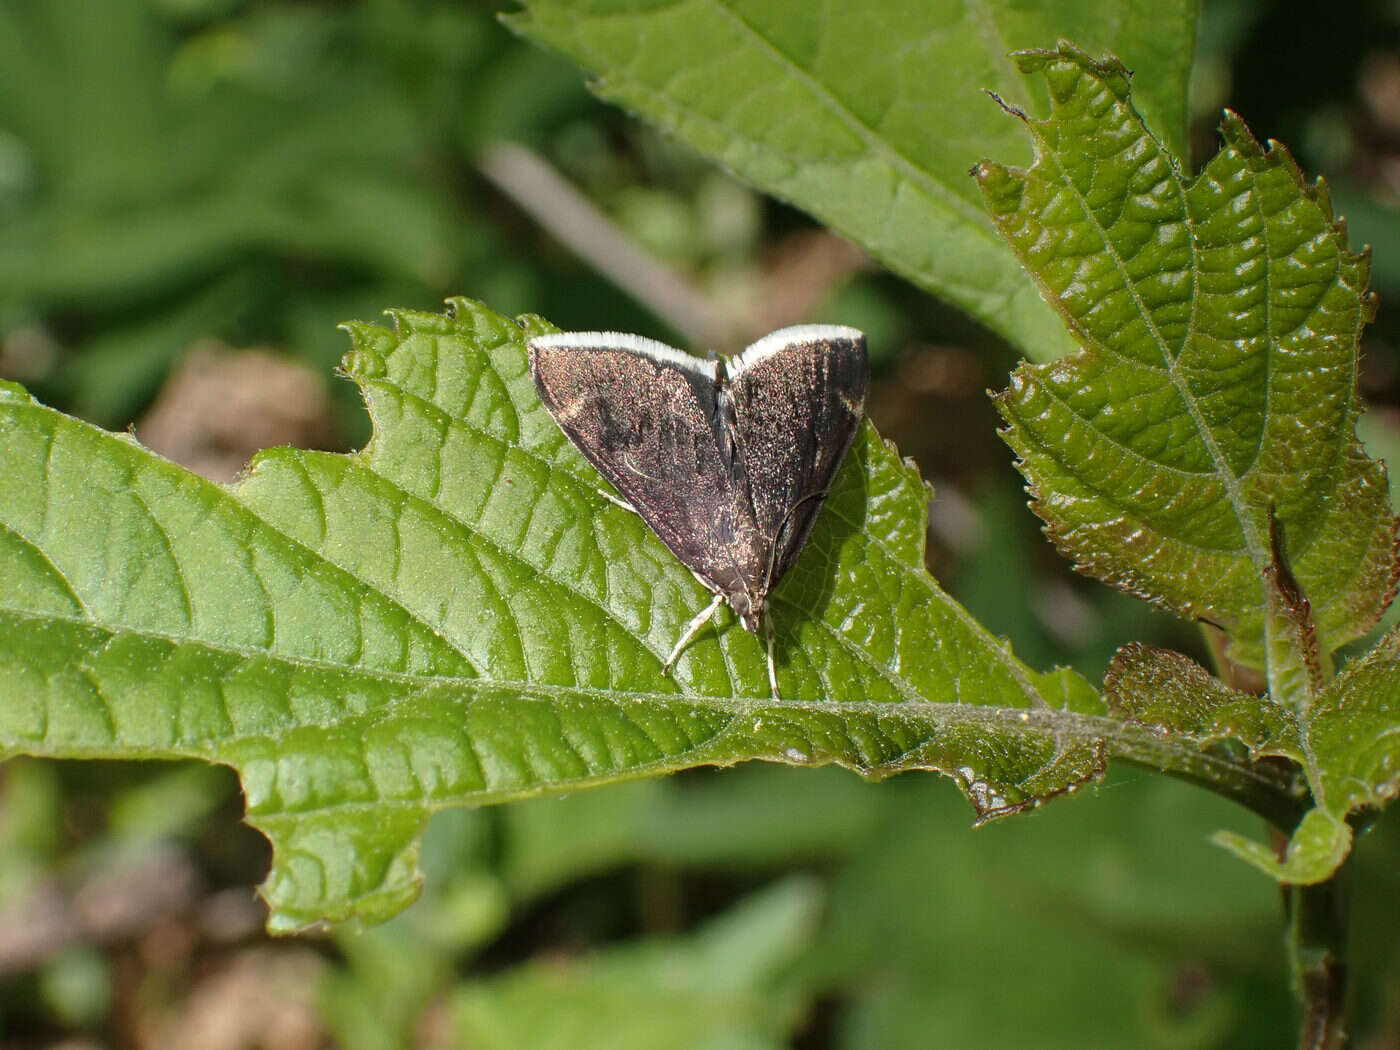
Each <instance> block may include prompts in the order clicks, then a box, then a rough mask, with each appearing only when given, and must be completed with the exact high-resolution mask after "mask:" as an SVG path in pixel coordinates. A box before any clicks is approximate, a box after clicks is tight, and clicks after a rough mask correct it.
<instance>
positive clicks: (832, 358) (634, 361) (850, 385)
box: [529, 325, 870, 697]
mask: <svg viewBox="0 0 1400 1050" xmlns="http://www.w3.org/2000/svg"><path fill="white" fill-rule="evenodd" d="M529 351H530V375H531V377H532V378H533V379H534V382H535V389H536V390H538V391H539V395H540V399H541V400H542V401H543V402H544V406H545V408H546V409H548V411H549V414H550V415H551V416H553V417H554V419H555V421H556V422H557V423H558V424H559V426H560V428H561V429H562V430H563V431H564V433H565V434H566V435H567V436H568V438H569V440H570V441H572V442H573V444H574V446H575V447H576V448H577V449H578V450H579V451H580V452H581V453H583V455H584V458H585V459H587V460H588V461H589V462H590V463H592V464H593V466H595V467H596V468H597V469H598V472H599V473H600V474H602V475H603V477H604V478H606V479H607V480H608V481H609V482H610V483H611V484H612V486H613V487H614V488H615V489H616V490H617V491H618V492H619V493H620V494H621V495H622V498H623V500H625V501H626V503H625V505H627V506H629V507H630V508H631V509H633V510H635V511H636V512H637V513H638V514H639V515H641V517H642V520H643V521H645V522H646V523H647V525H648V526H650V528H651V530H652V531H653V532H655V533H656V535H657V536H658V537H659V538H660V539H661V542H662V543H664V544H665V545H666V546H667V547H668V548H669V549H670V551H671V553H672V554H674V555H675V556H676V557H677V558H679V559H680V561H681V563H682V564H684V565H685V566H686V567H687V568H689V569H690V571H691V572H692V573H694V574H695V576H696V578H697V579H698V580H699V581H700V582H701V583H702V584H703V585H704V586H705V587H706V588H708V589H709V590H710V591H711V592H712V593H713V594H714V600H713V601H712V602H710V604H709V605H708V606H707V607H706V608H704V609H702V610H701V611H700V612H699V613H698V614H697V615H696V616H695V618H694V619H693V620H691V621H690V623H689V624H688V625H687V626H686V628H685V630H684V632H683V633H682V635H681V637H680V639H679V640H678V641H677V642H676V645H675V648H674V649H672V651H671V655H670V656H669V657H668V658H667V660H666V663H665V664H664V665H663V667H662V672H663V673H667V672H669V671H670V669H671V668H672V667H673V666H674V665H675V662H676V660H677V659H678V658H679V657H680V654H681V652H682V651H683V650H684V649H685V647H686V645H687V644H688V643H689V642H690V640H691V639H692V638H694V637H695V634H696V633H697V632H698V631H699V630H700V628H701V627H703V626H704V625H705V624H706V623H707V622H708V621H709V620H710V618H711V617H713V616H714V614H715V612H716V611H717V610H718V609H719V606H720V603H721V602H728V603H729V606H730V608H731V609H733V610H734V612H735V614H736V615H737V616H738V617H739V621H740V623H742V624H743V626H744V627H745V628H746V629H747V630H749V631H752V632H753V633H755V634H757V633H758V632H759V629H760V625H762V626H763V627H764V628H766V638H767V647H768V683H769V685H770V687H771V688H772V691H773V696H774V697H777V696H778V676H777V669H776V666H775V663H774V659H773V646H774V633H773V624H772V619H771V617H767V616H766V613H767V612H768V596H769V594H770V593H771V592H772V590H773V588H774V587H776V586H777V584H778V581H779V580H781V579H782V578H783V575H784V574H785V573H786V572H787V571H788V569H790V568H791V567H792V565H793V563H794V562H795V561H796V560H797V556H798V555H799V554H800V553H801V551H802V548H803V545H804V544H806V542H807V538H808V536H810V535H811V532H812V526H813V525H814V524H815V522H816V520H817V512H818V511H819V510H821V506H822V503H823V501H824V500H825V499H826V494H827V491H828V490H829V489H830V487H831V483H832V479H833V478H834V477H835V476H836V471H837V468H838V467H840V465H841V461H842V460H843V459H844V458H845V456H846V453H847V451H849V449H850V447H851V443H852V442H853V441H854V440H855V436H856V432H857V430H858V429H859V426H860V421H861V417H862V415H863V413H864V410H865V395H866V390H867V389H868V387H869V385H870V364H869V361H868V359H867V357H866V351H865V336H864V334H863V333H861V332H860V331H858V330H857V329H854V328H846V327H842V326H836V325H798V326H796V327H793V328H783V329H781V330H779V331H776V332H773V333H772V334H770V335H767V336H764V337H763V338H762V339H760V340H758V341H757V342H756V343H754V344H753V345H751V346H749V347H748V348H747V349H746V350H744V351H743V352H742V353H740V354H738V355H735V356H733V357H727V358H715V357H711V358H708V359H704V358H699V357H694V356H692V355H690V354H687V353H684V352H683V351H681V350H677V349H675V348H674V347H670V346H667V345H666V344H664V343H660V342H657V341H655V340H653V339H646V338H644V337H642V336H638V335H626V334H622V333H618V332H560V333H558V334H555V335H546V336H539V337H536V338H534V339H531V340H530V341H529Z"/></svg>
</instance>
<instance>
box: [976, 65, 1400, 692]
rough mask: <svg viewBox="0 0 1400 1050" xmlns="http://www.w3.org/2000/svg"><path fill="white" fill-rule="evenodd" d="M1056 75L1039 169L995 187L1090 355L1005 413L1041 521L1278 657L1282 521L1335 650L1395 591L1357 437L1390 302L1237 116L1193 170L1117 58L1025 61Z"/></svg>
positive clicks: (1023, 394)
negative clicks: (1272, 521)
mask: <svg viewBox="0 0 1400 1050" xmlns="http://www.w3.org/2000/svg"><path fill="white" fill-rule="evenodd" d="M1018 61H1019V62H1020V65H1021V68H1022V70H1023V71H1025V72H1026V73H1027V74H1040V75H1041V76H1043V77H1044V79H1045V80H1046V82H1048V84H1049V85H1050V90H1051V96H1052V99H1053V114H1052V116H1051V118H1050V119H1048V120H1044V121H1039V120H1032V119H1026V120H1025V121H1024V126H1025V127H1026V128H1027V129H1028V130H1029V132H1030V134H1031V137H1032V139H1033V141H1034V145H1035V151H1036V159H1035V162H1034V164H1033V165H1032V166H1031V167H1030V168H1029V169H1028V170H1025V171H1021V170H1016V169H1011V168H1007V167H1003V166H1002V165H999V164H994V163H984V164H982V165H980V166H979V168H978V169H977V172H976V175H977V178H978V181H979V183H980V184H981V187H982V191H983V194H984V197H985V199H986V201H987V204H988V207H989V208H990V210H991V212H992V216H993V219H994V221H995V222H996V224H997V227H998V228H999V229H1000V230H1001V231H1002V233H1003V235H1004V236H1005V237H1006V238H1007V240H1008V241H1009V242H1010V244H1011V245H1012V247H1013V248H1014V249H1015V251H1016V253H1017V254H1018V256H1020V258H1021V260H1022V261H1023V263H1024V264H1025V265H1026V267H1027V268H1028V269H1029V270H1030V272H1031V273H1032V274H1033V275H1034V277H1035V279H1036V280H1037V282H1038V283H1039V284H1040V285H1041V287H1042V289H1043V291H1044V294H1045V295H1046V297H1047V298H1048V299H1049V300H1050V301H1051V302H1052V303H1053V304H1054V305H1055V306H1056V307H1057V308H1058V309H1059V311H1060V312H1061V314H1062V315H1063V316H1064V318H1065V320H1066V322H1067V323H1068V325H1069V327H1070V328H1071V330H1072V331H1073V332H1074V335H1075V338H1076V339H1077V340H1078V341H1079V342H1080V343H1081V344H1082V347H1083V349H1082V350H1081V351H1080V352H1079V353H1077V354H1076V355H1074V356H1073V357H1071V358H1067V359H1065V360H1063V361H1060V362H1057V363H1054V364H1049V365H1043V366H1032V365H1027V366H1023V367H1022V368H1020V369H1019V370H1018V371H1017V372H1016V373H1015V375H1014V377H1013V382H1012V385H1011V388H1010V390H1008V391H1007V392H1006V393H1005V394H1003V395H1002V396H1001V397H1000V398H999V400H998V404H999V406H1000V409H1001V411H1002V414H1003V417H1004V418H1005V420H1006V422H1007V424H1008V426H1007V429H1006V431H1005V434H1006V438H1007V440H1008V441H1009V442H1010V444H1011V445H1012V447H1013V448H1014V449H1015V450H1016V452H1017V454H1018V456H1019V457H1020V463H1021V469H1022V471H1023V472H1024V473H1025V475H1026V477H1027V478H1028V480H1029V482H1030V485H1031V489H1032V491H1033V493H1034V496H1035V500H1036V509H1037V512H1038V513H1039V514H1040V515H1041V517H1043V518H1044V519H1045V521H1046V522H1047V525H1048V531H1049V533H1050V534H1051V536H1052V537H1053V538H1054V540H1055V542H1056V543H1057V545H1058V546H1059V547H1060V549H1061V550H1063V551H1064V552H1065V553H1066V554H1067V555H1068V556H1070V557H1071V558H1073V559H1074V561H1075V563H1076V564H1077V565H1078V566H1079V568H1080V569H1081V570H1083V571H1084V572H1087V573H1089V574H1091V575H1094V576H1097V577H1099V578H1100V579H1103V580H1106V581H1108V582H1110V583H1112V584H1114V585H1116V586H1118V587H1121V588H1123V589H1124V590H1127V591H1129V592H1131V593H1134V594H1138V595H1141V596H1143V597H1145V598H1148V599H1150V600H1151V601H1154V602H1156V603H1157V604H1159V605H1162V606H1164V607H1166V608H1168V609H1171V610H1173V611H1175V612H1177V613H1179V614H1181V615H1183V616H1187V617H1191V618H1195V619H1201V620H1207V621H1210V622H1212V623H1215V624H1217V625H1219V626H1221V627H1223V628H1225V629H1226V630H1227V631H1228V632H1229V633H1230V635H1231V636H1232V638H1233V645H1232V650H1231V655H1232V656H1233V657H1234V658H1235V659H1236V660H1238V661H1241V662H1244V663H1249V664H1254V665H1262V663H1263V652H1264V636H1265V610H1266V608H1267V606H1268V600H1267V597H1268V596H1267V587H1266V585H1265V582H1264V580H1263V573H1264V571H1265V570H1266V569H1267V568H1268V567H1269V565H1270V564H1271V560H1272V559H1271V550H1270V543H1269V515H1270V513H1271V508H1272V512H1273V513H1274V514H1275V515H1276V516H1277V521H1278V523H1279V524H1280V525H1281V526H1282V528H1283V530H1284V535H1285V536H1286V554H1287V558H1288V561H1289V563H1290V564H1291V567H1292V571H1293V575H1294V576H1295V577H1296V580H1297V582H1298V584H1299V586H1300V587H1301V590H1302V593H1303V594H1304V595H1305V596H1306V599H1307V601H1308V602H1309V603H1310V604H1311V609H1312V615H1313V618H1314V621H1315V623H1316V627H1317V631H1318V636H1319V642H1320V644H1321V645H1322V647H1323V650H1324V652H1326V651H1331V650H1332V649H1335V648H1336V647H1337V646H1338V645H1341V644H1342V643H1344V642H1346V641H1348V640H1350V639H1353V638H1356V637H1358V636H1359V635H1360V634H1362V633H1363V632H1365V631H1366V630H1367V629H1368V628H1369V627H1370V626H1371V625H1372V624H1374V623H1375V622H1376V620H1377V618H1378V617H1379V616H1380V614H1381V612H1382V611H1383V610H1384V609H1385V607H1386V606H1387V604H1388V603H1389V602H1390V600H1391V598H1392V597H1393V595H1394V591H1395V573H1396V561H1395V555H1394V543H1395V524H1394V520H1393V517H1392V513H1391V509H1390V505H1389V500H1388V496H1387V491H1386V480H1385V471H1384V468H1383V467H1382V466H1381V465H1380V464H1378V463H1375V462H1373V461H1371V460H1369V459H1368V458H1367V457H1366V455H1365V454H1364V452H1363V451H1362V449H1361V446H1360V444H1359V443H1358V442H1357V439H1356V435H1355V424H1356V417H1357V413H1358V411H1359V405H1358V400H1357V394H1356V373H1357V340H1358V337H1359V335H1360V332H1361V328H1362V326H1363V324H1364V323H1365V322H1366V321H1367V320H1368V319H1369V317H1370V316H1371V313H1372V310H1373V302H1372V299H1371V297H1370V296H1369V295H1368V293H1367V291H1366V280H1367V260H1366V258H1365V257H1364V256H1358V255H1355V254H1352V253H1351V252H1350V251H1349V249H1348V246H1347V241H1346V234H1345V230H1344V228H1343V227H1342V225H1341V224H1340V223H1339V222H1338V221H1336V220H1335V219H1334V218H1333V215H1332V211H1331V207H1330V205H1329V203H1328V199H1327V194H1326V191H1325V188H1324V187H1322V186H1321V185H1317V186H1309V185H1307V184H1305V183H1304V182H1303V180H1302V178H1301V176H1300V174H1299V172H1298V169H1297V167H1296V165H1295V164H1294V163H1293V160H1292V159H1291V158H1290V157H1289V155H1288V153H1287V151H1286V150H1285V149H1284V148H1283V147H1282V146H1279V145H1277V144H1272V145H1271V146H1270V147H1269V148H1268V149H1267V150H1266V149H1264V148H1262V147H1261V146H1260V145H1259V144H1258V143H1257V142H1256V141H1255V140H1254V138H1253V137H1252V136H1251V135H1250V133H1249V131H1248V130H1247V129H1246V128H1245V126H1244V124H1243V123H1242V122H1241V121H1240V120H1239V119H1238V118H1237V117H1235V116H1233V115H1227V117H1226V120H1225V122H1224V124H1223V126H1222V129H1221V130H1222V135H1223V137H1224V140H1225V144H1224V148H1223V149H1222V150H1221V151H1220V152H1219V153H1218V154H1217V155H1216V156H1215V157H1214V158H1213V159H1212V160H1211V161H1210V163H1209V164H1207V165H1206V167H1205V170H1204V171H1202V172H1201V174H1200V175H1198V176H1197V177H1196V178H1194V179H1186V178H1185V177H1184V176H1183V175H1182V173H1181V170H1180V165H1179V163H1178V162H1177V161H1176V160H1175V159H1174V158H1172V157H1171V156H1170V155H1169V154H1168V153H1167V152H1166V151H1165V150H1164V149H1163V148H1162V146H1161V145H1160V144H1159V142H1158V141H1157V140H1156V139H1155V138H1154V137H1153V136H1152V135H1151V133H1150V132H1149V131H1148V129H1147V128H1145V127H1144V126H1143V123H1142V121H1141V119H1140V118H1139V116H1138V114H1137V113H1136V112H1135V110H1134V108H1133V106H1132V104H1131V102H1130V100H1129V93H1128V75H1127V73H1126V71H1125V70H1124V68H1123V67H1122V66H1121V65H1120V64H1118V63H1117V62H1116V61H1112V60H1110V61H1106V62H1095V61H1093V60H1091V59H1089V58H1088V57H1087V56H1085V55H1084V54H1083V53H1081V52H1079V51H1077V50H1076V49H1074V48H1072V47H1070V46H1068V45H1063V46H1061V48H1060V49H1059V50H1058V51H1055V52H1029V53H1022V54H1020V55H1019V56H1018Z"/></svg>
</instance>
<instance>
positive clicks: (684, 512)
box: [530, 333, 740, 587]
mask: <svg viewBox="0 0 1400 1050" xmlns="http://www.w3.org/2000/svg"><path fill="white" fill-rule="evenodd" d="M609 341H611V342H614V343H619V344H621V345H597V344H600V343H605V342H609ZM662 351H664V353H663V352H662ZM715 367H716V365H715V363H714V362H706V361H702V360H700V359H699V358H695V357H691V356H690V355H688V354H684V353H682V352H681V351H679V350H674V349H672V348H670V347H666V346H665V345H664V344H661V343H653V342H652V341H651V340H644V339H641V338H639V337H637V336H626V335H620V334H616V333H582V334H574V335H570V334H561V335H555V336H546V337H542V338H539V339H535V340H531V342H530V373H531V376H532V377H533V378H534V381H535V388H536V389H537V390H538V391H539V394H540V398H541V400H542V401H543V402H544V405H545V408H547V409H548V410H549V413H550V415H552V416H553V417H554V419H555V421H556V422H558V424H559V426H560V428H561V429H562V430H563V431H564V433H565V434H566V435H568V437H569V440H570V441H572V442H573V444H574V446H575V447H576V448H577V449H578V450H579V451H580V452H581V453H583V455H584V458H586V459H587V460H588V461H589V462H590V463H592V464H593V466H595V467H596V468H597V469H598V472H599V473H600V474H602V475H603V477H605V478H607V480H608V481H609V482H610V483H611V484H612V485H613V487H614V488H616V489H617V491H618V492H620V493H621V494H622V496H623V498H624V499H626V500H627V502H628V503H630V504H631V505H632V506H633V508H635V509H636V511H637V513H638V514H640V515H641V517H642V519H643V520H644V521H645V522H646V523H647V525H648V526H650V527H651V529H652V531H653V532H655V533H656V535H657V536H658V537H660V539H661V542H663V543H664V544H666V546H667V547H668V548H669V549H670V550H671V552H672V553H673V554H675V556H676V557H677V558H679V559H680V560H681V562H682V563H684V564H685V565H686V566H687V567H689V568H690V569H692V570H694V571H695V572H696V573H697V574H698V575H699V576H700V577H701V578H702V579H704V580H706V581H707V582H708V583H709V584H711V585H712V586H716V587H722V586H725V585H727V584H728V582H729V580H728V577H729V576H730V575H732V574H731V573H728V572H726V568H727V567H726V565H724V564H722V562H721V555H722V547H723V543H722V542H720V541H721V540H722V539H723V534H724V531H725V530H726V528H728V529H730V530H732V529H733V525H734V521H735V517H736V514H737V513H738V508H739V506H740V502H739V498H738V495H737V493H736V490H735V487H734V484H733V480H732V477H731V473H730V469H729V467H728V466H727V464H726V463H725V461H724V459H723V458H722V456H721V453H720V450H719V446H718V441H717V438H716V435H715V430H714V423H713V420H714V418H715V412H716V394H715V390H716V382H715V371H714V369H715Z"/></svg>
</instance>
